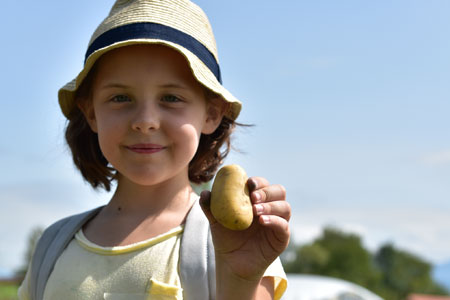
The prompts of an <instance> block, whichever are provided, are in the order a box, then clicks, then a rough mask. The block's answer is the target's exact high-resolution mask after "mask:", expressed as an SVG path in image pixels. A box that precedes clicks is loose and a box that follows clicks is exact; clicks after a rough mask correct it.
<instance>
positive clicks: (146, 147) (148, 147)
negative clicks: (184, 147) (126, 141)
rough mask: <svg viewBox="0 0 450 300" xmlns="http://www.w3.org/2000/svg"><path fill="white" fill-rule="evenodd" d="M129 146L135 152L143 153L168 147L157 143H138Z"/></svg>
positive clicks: (155, 151) (154, 151)
mask: <svg viewBox="0 0 450 300" xmlns="http://www.w3.org/2000/svg"><path fill="white" fill-rule="evenodd" d="M127 148H128V149H129V150H131V151H133V152H136V153H141V154H151V153H157V152H160V151H162V150H164V149H166V147H164V146H161V145H155V144H136V145H131V146H128V147H127Z"/></svg>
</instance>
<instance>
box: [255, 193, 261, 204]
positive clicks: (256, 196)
mask: <svg viewBox="0 0 450 300" xmlns="http://www.w3.org/2000/svg"><path fill="white" fill-rule="evenodd" d="M253 195H254V197H255V200H256V202H260V201H261V194H260V193H253Z"/></svg>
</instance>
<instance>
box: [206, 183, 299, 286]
mask: <svg viewBox="0 0 450 300" xmlns="http://www.w3.org/2000/svg"><path fill="white" fill-rule="evenodd" d="M247 185H248V188H249V192H250V199H251V201H252V203H253V212H254V216H255V217H254V220H253V223H252V225H251V226H250V227H249V228H248V229H246V230H243V231H234V230H229V229H227V228H225V227H223V226H222V225H221V224H219V223H218V222H217V221H216V220H215V218H214V216H213V215H212V214H211V212H210V210H209V203H210V192H208V191H203V192H202V194H201V196H200V204H201V206H202V208H203V211H204V213H205V215H206V217H207V218H208V220H209V222H210V226H211V233H212V238H213V243H214V248H215V253H216V264H220V265H221V266H224V268H226V271H227V273H231V274H233V275H234V276H236V277H237V278H240V279H244V280H250V281H255V280H257V281H259V280H260V279H261V278H262V276H263V274H264V272H265V270H266V268H267V267H268V266H269V265H270V264H271V263H272V262H273V261H274V260H275V259H276V258H277V257H278V256H279V255H280V254H281V253H282V252H283V251H284V250H285V249H286V247H287V245H288V244H289V236H290V231H289V223H288V221H289V219H290V216H291V208H290V205H289V203H288V202H286V191H285V189H284V187H283V186H281V185H270V184H269V182H268V181H267V180H266V179H264V178H261V177H251V178H249V180H248V181H247Z"/></svg>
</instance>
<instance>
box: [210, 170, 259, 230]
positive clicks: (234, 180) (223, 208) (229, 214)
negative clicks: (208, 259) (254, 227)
mask: <svg viewBox="0 0 450 300" xmlns="http://www.w3.org/2000/svg"><path fill="white" fill-rule="evenodd" d="M247 179H248V177H247V174H246V173H245V171H244V169H243V168H241V167H240V166H238V165H228V166H224V167H223V168H221V169H220V170H219V172H218V173H217V175H216V178H215V179H214V183H213V186H212V190H211V213H212V214H213V216H214V218H216V220H217V221H218V222H219V223H220V224H222V225H223V226H225V227H226V228H228V229H232V230H244V229H247V228H248V227H249V226H250V225H251V224H252V221H253V208H252V203H251V201H250V196H249V193H248V187H247Z"/></svg>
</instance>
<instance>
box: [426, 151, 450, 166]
mask: <svg viewBox="0 0 450 300" xmlns="http://www.w3.org/2000/svg"><path fill="white" fill-rule="evenodd" d="M422 162H423V163H425V164H426V165H428V166H443V165H450V150H447V151H441V152H436V153H431V154H428V155H425V156H424V157H422Z"/></svg>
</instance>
